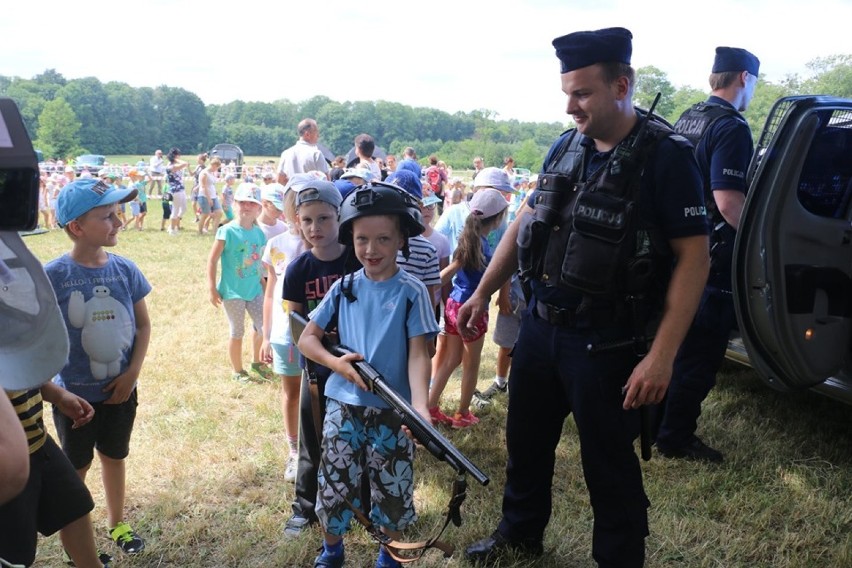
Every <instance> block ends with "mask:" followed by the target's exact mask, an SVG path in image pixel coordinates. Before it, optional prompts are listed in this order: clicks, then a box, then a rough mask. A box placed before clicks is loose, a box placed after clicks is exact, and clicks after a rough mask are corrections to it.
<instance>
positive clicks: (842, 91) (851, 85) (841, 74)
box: [802, 55, 852, 98]
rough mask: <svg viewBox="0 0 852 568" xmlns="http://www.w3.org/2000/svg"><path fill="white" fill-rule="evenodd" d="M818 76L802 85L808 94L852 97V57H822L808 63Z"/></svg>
mask: <svg viewBox="0 0 852 568" xmlns="http://www.w3.org/2000/svg"><path fill="white" fill-rule="evenodd" d="M808 67H809V68H810V69H812V70H813V71H816V73H817V75H816V76H815V77H813V78H811V79H809V80H807V81H805V82H804V84H803V85H802V86H803V87H804V90H805V91H806V92H808V93H813V94H820V95H833V96H835V97H844V98H850V97H852V55H832V56H830V57H821V58H818V59H814V60H813V61H811V62H809V63H808Z"/></svg>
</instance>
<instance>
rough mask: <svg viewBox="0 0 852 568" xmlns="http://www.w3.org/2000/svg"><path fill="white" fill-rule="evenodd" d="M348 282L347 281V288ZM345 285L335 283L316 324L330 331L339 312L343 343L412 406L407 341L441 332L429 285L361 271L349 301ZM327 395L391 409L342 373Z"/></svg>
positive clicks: (406, 276)
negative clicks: (370, 275) (375, 278)
mask: <svg viewBox="0 0 852 568" xmlns="http://www.w3.org/2000/svg"><path fill="white" fill-rule="evenodd" d="M349 278H350V276H347V277H346V283H347V285H348V284H349ZM341 282H342V281H341V280H338V281H337V282H335V283H334V285H333V286H332V287H331V290H329V292H328V294H326V296H325V298H324V299H323V301H322V302H321V303H320V305H319V306H317V308H316V309H315V310H313V311H312V312H311V314H310V318H311V320H312V321H313V322H315V323H316V324H317V325H319V326H320V327H322V328H325V327H326V326H327V325H328V324H329V322H331V320H332V318H333V317H334V315H335V313H336V312H337V311H338V309H339V313H338V314H337V330H338V333H339V334H340V343H341V344H342V345H345V346H346V347H348V348H349V349H351V350H352V351H354V352H356V353H360V354H361V355H363V356H364V359H365V360H366V361H367V362H369V363H370V365H372V366H373V368H375V369H376V370H377V371H378V372H379V373H381V374H382V376H383V377H384V378H385V380H386V381H387V383H388V385H389V386H390V387H391V388H393V389H394V390H395V391H396V392H398V393H399V395H400V396H402V397H403V398H404V399H405V400H408V401H410V400H411V387H410V385H409V382H408V340H409V339H410V338H412V337H417V336H420V335H425V336H427V339H431V338H433V337H435V335H437V333H438V331H439V330H438V324H437V322H435V313H434V311H433V310H432V302H431V301H430V299H429V293H428V292H427V291H426V286H425V285H424V284H423V283H422V282H420V280H418V279H417V278H415V277H414V276H412V275H410V274H408V273H407V272H406V271H404V270H401V269H400V270H398V271H397V273H396V274H395V275H394V276H393V277H391V278H389V279H388V280H383V281H381V282H375V281H373V280H370V279H369V278H367V277H366V276H365V275H364V270H363V269H361V270H359V271H358V272H356V273H355V274H354V278H353V282H352V292H353V294H355V297H356V298H357V300H355V301H354V302H350V301H349V300H347V299H346V298H345V297H343V295H342V292H341V287H340V286H341ZM325 396H327V397H329V398H333V399H335V400H338V401H340V402H342V403H345V404H351V405H355V406H372V407H378V408H388V405H387V404H385V403H384V401H382V399H380V398H379V397H378V396H376V395H374V394H373V393H370V392H366V391H363V390H361V389H360V388H358V387H357V386H355V385H354V384H352V383H350V382H349V381H347V380H346V379H344V378H343V377H341V376H340V375H338V374H337V373H332V374H331V376H330V377H329V379H328V382H327V383H326V386H325Z"/></svg>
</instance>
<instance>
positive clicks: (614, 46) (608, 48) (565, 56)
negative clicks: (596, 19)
mask: <svg viewBox="0 0 852 568" xmlns="http://www.w3.org/2000/svg"><path fill="white" fill-rule="evenodd" d="M632 40H633V34H632V33H630V30H627V29H624V28H604V29H602V30H594V31H587V32H574V33H572V34H568V35H564V36H562V37H558V38H556V39H555V40H553V47H555V48H556V57H558V58H559V61H560V62H561V63H562V73H568V72H569V71H573V70H575V69H580V68H582V67H588V66H589V65H594V64H595V63H624V64H627V65H630V56H631V55H632V54H633V42H632Z"/></svg>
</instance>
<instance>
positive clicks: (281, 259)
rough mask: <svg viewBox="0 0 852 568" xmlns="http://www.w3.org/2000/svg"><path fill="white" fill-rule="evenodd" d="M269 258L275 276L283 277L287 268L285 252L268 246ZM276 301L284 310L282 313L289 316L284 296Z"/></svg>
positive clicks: (288, 305)
mask: <svg viewBox="0 0 852 568" xmlns="http://www.w3.org/2000/svg"><path fill="white" fill-rule="evenodd" d="M269 260H270V264H271V265H272V269H273V270H274V271H275V276H277V277H278V278H284V273H285V272H286V269H287V253H286V252H285V251H283V250H280V249H278V248H275V247H270V250H269ZM278 301H279V302H280V304H281V309H282V310H283V311H284V315H285V316H287V317H288V318H289V316H290V304H289V303H288V302H287V300H285V299H284V298H279V300H278ZM288 321H289V320H288Z"/></svg>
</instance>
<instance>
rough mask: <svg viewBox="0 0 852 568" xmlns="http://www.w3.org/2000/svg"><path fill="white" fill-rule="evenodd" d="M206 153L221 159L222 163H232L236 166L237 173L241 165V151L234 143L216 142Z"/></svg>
mask: <svg viewBox="0 0 852 568" xmlns="http://www.w3.org/2000/svg"><path fill="white" fill-rule="evenodd" d="M207 155H208V156H210V157H211V158H213V157H214V156H215V157H217V158H219V159H220V160H221V161H222V165H223V166H224V165H226V164H231V163H233V164H234V165H235V166H236V170H237V175H238V176H239V172H240V170H242V165H243V151H242V150H241V149H240V147H239V146H237V145H236V144H216V145H215V146H213V148H212V149H211V150H210V151H209V152H207Z"/></svg>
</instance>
